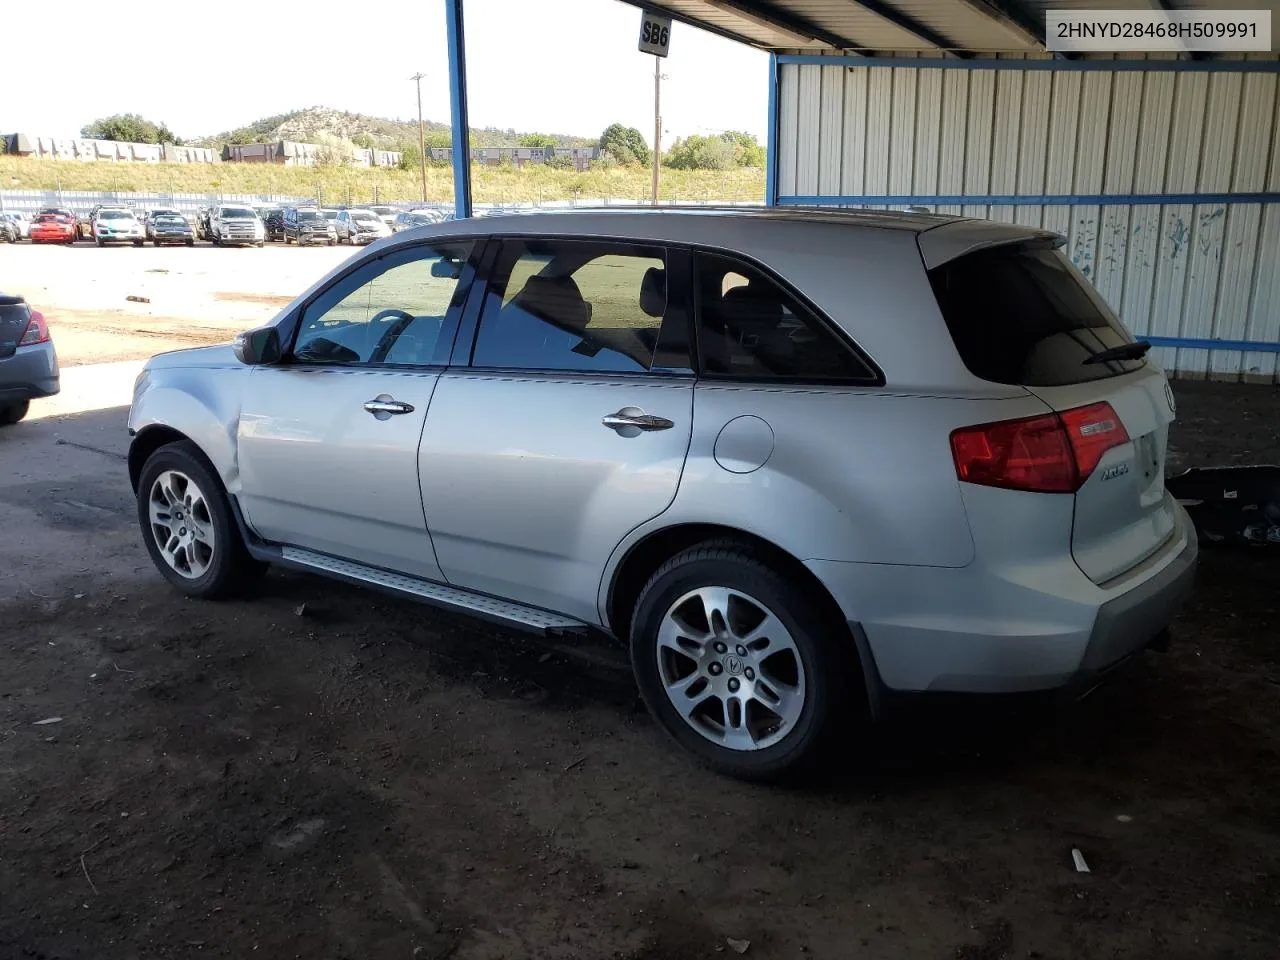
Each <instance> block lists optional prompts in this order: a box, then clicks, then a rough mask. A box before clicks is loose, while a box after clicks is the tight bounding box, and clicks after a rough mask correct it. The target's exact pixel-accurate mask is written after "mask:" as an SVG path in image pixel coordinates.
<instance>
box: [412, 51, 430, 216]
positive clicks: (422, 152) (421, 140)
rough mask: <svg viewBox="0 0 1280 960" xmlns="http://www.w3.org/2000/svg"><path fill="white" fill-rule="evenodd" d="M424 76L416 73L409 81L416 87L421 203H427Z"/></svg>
mask: <svg viewBox="0 0 1280 960" xmlns="http://www.w3.org/2000/svg"><path fill="white" fill-rule="evenodd" d="M424 76H426V74H424V73H421V72H418V73H415V74H414V75H413V76H412V77H410V78H409V79H410V80H412V81H414V82H415V83H416V84H417V85H418V163H419V164H420V165H421V167H422V202H423V203H426V202H427V134H426V130H425V129H424V127H423V126H422V78H423V77H424Z"/></svg>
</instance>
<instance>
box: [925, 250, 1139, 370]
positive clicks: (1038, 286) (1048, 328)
mask: <svg viewBox="0 0 1280 960" xmlns="http://www.w3.org/2000/svg"><path fill="white" fill-rule="evenodd" d="M929 282H930V284H932V286H933V293H934V296H935V297H937V300H938V306H939V307H940V308H941V309H942V316H943V319H944V320H946V323H947V329H948V330H949V331H950V333H951V338H952V340H954V341H955V345H956V349H957V350H958V351H959V353H960V358H961V360H963V361H964V364H965V366H966V367H968V368H969V371H970V372H971V373H972V374H973V375H974V376H977V377H981V378H982V379H983V380H990V381H992V382H994V383H1008V384H1020V385H1023V386H1030V387H1054V386H1062V385H1064V384H1069V383H1084V382H1085V381H1088V380H1097V379H1101V378H1103V377H1112V376H1118V375H1119V374H1122V373H1128V372H1130V371H1132V370H1137V369H1139V368H1141V367H1142V366H1143V365H1144V364H1145V363H1146V361H1145V360H1143V359H1141V358H1139V359H1131V360H1113V361H1109V362H1106V363H1091V364H1088V363H1085V361H1086V360H1088V359H1089V358H1090V357H1092V356H1094V355H1095V354H1098V353H1101V352H1102V351H1103V350H1109V349H1111V348H1112V347H1119V346H1122V345H1124V344H1127V343H1133V337H1131V336H1130V335H1129V332H1128V331H1127V330H1125V329H1124V327H1123V326H1121V325H1120V321H1119V320H1117V319H1116V317H1115V315H1114V314H1113V313H1112V312H1111V309H1110V308H1109V307H1108V306H1107V304H1106V301H1104V300H1103V299H1102V297H1101V296H1099V295H1098V293H1097V292H1096V291H1095V290H1094V289H1093V287H1092V286H1091V285H1090V284H1089V281H1087V280H1086V279H1084V277H1083V276H1081V275H1080V271H1079V270H1077V269H1076V268H1075V267H1074V266H1073V265H1072V263H1071V261H1070V260H1068V259H1067V258H1066V257H1065V256H1063V254H1062V253H1061V252H1060V251H1058V250H1052V249H1047V248H1045V247H1043V246H1028V245H1021V246H1004V247H994V248H991V249H987V250H980V251H978V252H976V253H970V254H966V255H965V256H962V257H957V258H956V259H955V260H951V261H949V262H948V263H944V264H942V265H941V266H939V267H936V268H934V269H933V270H930V271H929Z"/></svg>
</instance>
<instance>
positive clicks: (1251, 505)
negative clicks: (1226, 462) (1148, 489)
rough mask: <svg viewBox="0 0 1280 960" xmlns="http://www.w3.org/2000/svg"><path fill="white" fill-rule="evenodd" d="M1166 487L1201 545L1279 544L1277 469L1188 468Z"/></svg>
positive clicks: (1279, 479)
mask: <svg viewBox="0 0 1280 960" xmlns="http://www.w3.org/2000/svg"><path fill="white" fill-rule="evenodd" d="M1165 487H1166V488H1167V489H1168V491H1169V492H1170V493H1171V494H1173V496H1174V497H1176V498H1177V500H1178V502H1179V503H1181V504H1182V505H1183V506H1184V507H1186V510H1187V513H1188V514H1190V516H1191V519H1192V520H1193V521H1194V522H1195V525H1196V532H1197V533H1198V534H1199V536H1200V539H1201V540H1202V541H1205V542H1208V543H1222V542H1227V543H1247V544H1280V466H1269V465H1265V464H1254V465H1249V466H1238V467H1193V468H1192V469H1190V470H1184V471H1183V472H1182V473H1179V474H1177V475H1176V476H1172V477H1169V478H1168V479H1166V480H1165Z"/></svg>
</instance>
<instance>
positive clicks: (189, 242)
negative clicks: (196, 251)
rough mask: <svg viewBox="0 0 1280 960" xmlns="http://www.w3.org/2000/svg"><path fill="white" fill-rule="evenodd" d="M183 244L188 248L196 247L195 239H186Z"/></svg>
mask: <svg viewBox="0 0 1280 960" xmlns="http://www.w3.org/2000/svg"><path fill="white" fill-rule="evenodd" d="M185 243H186V245H187V246H188V247H194V246H195V245H196V241H195V237H187V239H186V241H185Z"/></svg>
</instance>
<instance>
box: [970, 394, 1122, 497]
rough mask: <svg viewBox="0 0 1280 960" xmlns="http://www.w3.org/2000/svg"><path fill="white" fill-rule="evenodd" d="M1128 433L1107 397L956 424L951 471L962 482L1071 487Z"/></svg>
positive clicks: (1055, 489) (1040, 489)
mask: <svg viewBox="0 0 1280 960" xmlns="http://www.w3.org/2000/svg"><path fill="white" fill-rule="evenodd" d="M1128 439H1129V434H1128V432H1127V431H1126V430H1125V428H1124V424H1122V423H1121V422H1120V418H1119V417H1117V416H1116V413H1115V411H1114V410H1113V409H1111V404H1109V403H1094V404H1090V405H1089V406H1087V407H1078V408H1076V409H1074V410H1067V411H1066V412H1064V413H1061V414H1057V413H1050V414H1046V415H1044V416H1041V417H1029V418H1027V419H1025V420H1003V421H1000V422H999V423H986V424H981V425H979V426H976V427H961V428H960V429H959V430H956V431H954V432H953V433H952V434H951V453H952V456H953V457H954V459H955V463H956V476H958V477H959V478H960V479H961V480H963V481H965V482H966V483H977V484H981V485H982V486H987V487H1004V488H1007V489H1010V490H1029V491H1033V492H1036V493H1074V492H1075V491H1076V490H1078V489H1079V488H1080V485H1081V484H1083V483H1084V482H1085V480H1087V479H1088V478H1089V474H1091V473H1092V472H1093V468H1094V467H1096V466H1097V465H1098V461H1099V460H1101V459H1102V455H1103V454H1104V453H1106V452H1107V451H1108V450H1110V449H1111V448H1112V447H1115V446H1119V445H1120V444H1122V443H1125V442H1127V441H1128Z"/></svg>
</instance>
